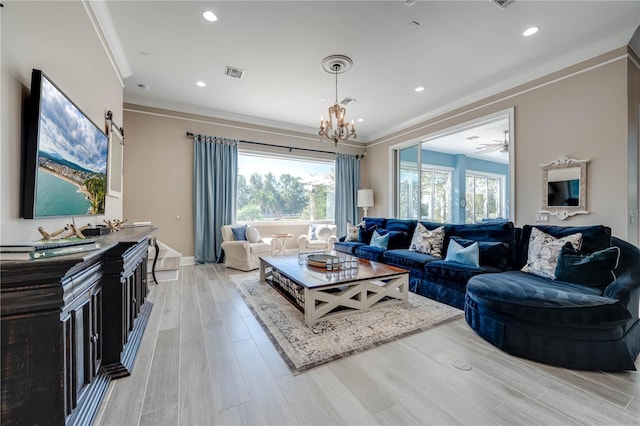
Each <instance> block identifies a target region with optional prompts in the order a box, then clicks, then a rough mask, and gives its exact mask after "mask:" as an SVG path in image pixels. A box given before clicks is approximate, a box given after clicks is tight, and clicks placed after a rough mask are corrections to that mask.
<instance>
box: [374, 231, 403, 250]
mask: <svg viewBox="0 0 640 426" xmlns="http://www.w3.org/2000/svg"><path fill="white" fill-rule="evenodd" d="M376 232H377V233H378V235H388V236H389V243H388V244H387V249H389V250H395V249H406V248H407V247H408V246H409V245H408V243H406V240H407V233H406V232H402V231H389V230H388V229H380V228H378V229H376Z"/></svg>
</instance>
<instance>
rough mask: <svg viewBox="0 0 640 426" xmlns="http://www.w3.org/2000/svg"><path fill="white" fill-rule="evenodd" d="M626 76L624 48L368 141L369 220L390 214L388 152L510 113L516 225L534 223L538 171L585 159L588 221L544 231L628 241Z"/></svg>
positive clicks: (538, 198)
mask: <svg viewBox="0 0 640 426" xmlns="http://www.w3.org/2000/svg"><path fill="white" fill-rule="evenodd" d="M627 73H628V59H627V50H626V47H623V48H620V49H617V50H615V51H612V52H609V53H607V54H605V55H602V56H600V57H598V58H594V59H592V60H589V61H586V62H585V63H582V64H577V65H575V66H572V67H570V68H568V69H566V70H563V71H560V72H557V73H554V74H552V75H550V76H547V77H545V78H542V79H539V80H536V81H533V82H530V83H528V84H526V85H523V86H520V87H518V88H514V89H512V90H509V91H508V92H505V93H502V94H499V95H497V96H494V97H491V98H489V99H485V100H483V101H480V102H477V103H475V104H472V105H469V106H467V107H465V108H461V109H459V110H456V111H452V112H451V113H449V114H445V115H443V116H439V117H435V118H433V119H431V120H428V121H426V122H424V123H421V124H418V125H416V126H414V127H413V128H411V129H408V130H406V131H403V132H401V133H399V134H395V135H391V136H390V137H387V138H383V139H381V140H377V141H372V142H371V143H370V144H369V145H368V147H367V158H366V163H367V168H368V170H369V172H368V173H367V176H366V179H365V180H366V181H367V182H368V184H369V185H370V186H371V188H372V189H373V190H374V191H375V194H376V206H375V207H374V208H373V209H370V214H371V215H376V216H389V215H390V214H391V210H390V192H389V182H390V180H391V179H392V172H391V168H390V162H389V158H390V147H391V146H393V145H397V144H402V143H405V142H408V141H418V140H420V139H422V138H424V137H425V136H427V135H429V134H432V133H435V132H438V131H441V130H442V129H446V128H448V127H452V126H455V125H458V124H461V123H464V122H466V121H470V120H473V119H476V118H479V117H482V116H485V115H488V114H491V113H495V112H497V111H501V110H505V109H507V108H511V107H513V108H514V110H515V113H514V115H515V135H514V146H513V149H514V153H515V171H516V176H515V194H516V195H515V213H516V214H515V222H516V225H523V224H532V223H535V220H536V213H537V212H538V211H539V210H540V205H541V172H540V165H541V164H544V163H548V162H551V161H554V160H557V159H559V158H560V157H563V156H569V157H573V158H576V159H590V162H589V165H588V182H587V190H588V199H587V207H588V209H589V211H590V212H591V214H589V215H582V216H575V217H573V218H570V219H567V220H566V221H560V220H559V219H556V218H554V217H551V218H550V223H551V224H557V225H582V224H605V225H607V226H610V227H611V228H612V229H613V233H614V235H617V236H620V237H622V238H628V237H629V235H628V232H629V226H628V223H627V222H628V219H627V214H626V212H628V208H629V204H628V202H629V199H630V196H629V194H628V187H629V186H628V174H629V170H628V169H629V166H628V161H627V158H628V136H629V135H628V114H627V112H628V111H627V110H628V107H627V104H628V103H627ZM636 191H637V190H636ZM636 199H637V194H636ZM635 238H637V235H636V236H635ZM635 238H632V240H634V241H635Z"/></svg>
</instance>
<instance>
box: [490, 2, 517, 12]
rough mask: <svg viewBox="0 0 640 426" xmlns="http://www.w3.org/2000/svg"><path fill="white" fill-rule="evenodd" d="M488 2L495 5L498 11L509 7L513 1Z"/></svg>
mask: <svg viewBox="0 0 640 426" xmlns="http://www.w3.org/2000/svg"><path fill="white" fill-rule="evenodd" d="M489 1H490V2H491V3H493V4H495V5H496V6H498V7H499V8H500V9H503V10H504V9H505V8H506V7H507V6H509V5H510V4H511V3H513V2H514V1H515V0H489Z"/></svg>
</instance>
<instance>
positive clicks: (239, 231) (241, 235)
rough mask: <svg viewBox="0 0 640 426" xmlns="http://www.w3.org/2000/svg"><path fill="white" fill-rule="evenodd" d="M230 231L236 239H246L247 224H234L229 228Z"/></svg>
mask: <svg viewBox="0 0 640 426" xmlns="http://www.w3.org/2000/svg"><path fill="white" fill-rule="evenodd" d="M231 232H233V238H235V239H236V241H246V240H247V225H242V226H234V227H232V228H231Z"/></svg>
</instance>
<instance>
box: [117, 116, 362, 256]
mask: <svg viewBox="0 0 640 426" xmlns="http://www.w3.org/2000/svg"><path fill="white" fill-rule="evenodd" d="M124 127H125V130H126V137H127V140H126V145H125V158H124V169H125V173H124V174H125V178H124V186H125V188H126V191H125V195H124V216H125V218H127V219H128V220H129V221H151V222H153V224H154V226H157V227H158V231H157V233H156V235H157V236H158V238H159V239H160V240H161V241H162V242H163V243H165V244H167V245H169V246H170V247H172V248H173V249H175V250H178V251H179V252H181V253H182V255H183V256H193V216H192V215H193V211H192V204H193V199H192V192H193V139H192V138H188V137H186V133H187V132H193V133H199V134H204V135H209V136H219V137H227V138H235V139H240V140H246V141H252V142H262V143H270V144H277V145H284V146H288V147H293V148H296V147H297V148H309V149H317V150H323V151H332V152H333V151H335V148H334V146H333V144H329V143H323V142H320V141H318V138H317V136H313V135H304V134H298V133H292V132H288V131H284V130H277V129H271V128H266V127H258V126H251V125H247V124H241V123H235V122H229V121H224V120H218V119H214V118H208V117H203V116H196V115H191V114H184V113H178V112H173V111H166V110H159V109H154V108H149V107H142V106H139V105H129V104H126V105H125V111H124ZM351 145H352V144H351ZM243 148H250V149H258V148H257V147H255V146H253V147H252V146H249V145H241V146H240V149H243ZM260 149H265V148H260ZM338 151H339V152H343V153H350V154H362V153H363V152H364V149H363V148H361V147H359V146H357V145H356V146H347V145H344V144H340V145H339V146H338ZM275 152H286V150H282V149H276V150H275ZM298 153H299V154H300V155H305V156H307V155H310V154H309V153H306V152H303V151H298ZM293 154H296V151H295V150H294V151H293ZM329 158H331V156H329ZM265 161H268V160H265ZM275 226H276V227H277V225H275ZM281 226H285V227H286V224H285V225H281ZM302 228H304V227H300V229H302ZM261 229H262V227H261ZM261 232H262V233H263V234H264V235H265V236H269V235H270V234H271V233H272V232H274V228H272V227H268V226H265V227H264V229H262V231H261ZM279 232H289V231H287V230H280V231H279Z"/></svg>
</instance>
